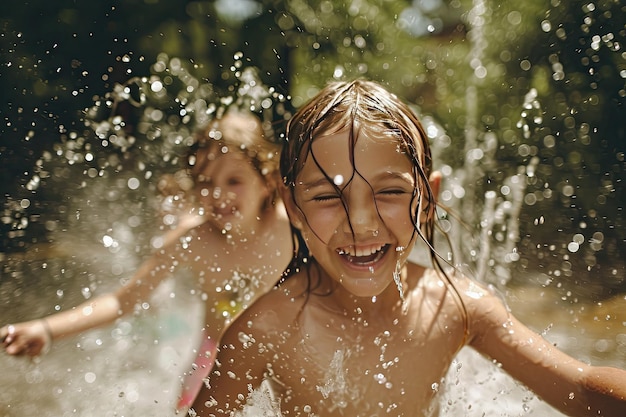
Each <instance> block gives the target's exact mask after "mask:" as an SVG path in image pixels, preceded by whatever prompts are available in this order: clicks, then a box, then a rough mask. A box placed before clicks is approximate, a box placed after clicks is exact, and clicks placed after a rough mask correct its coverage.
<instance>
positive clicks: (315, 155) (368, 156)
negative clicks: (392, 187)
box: [299, 130, 413, 180]
mask: <svg viewBox="0 0 626 417" xmlns="http://www.w3.org/2000/svg"><path fill="white" fill-rule="evenodd" d="M354 170H357V171H359V172H360V173H368V172H386V171H389V172H390V171H393V172H395V173H398V174H401V173H402V172H406V173H409V174H411V173H412V172H413V169H412V164H411V160H410V158H409V157H408V156H407V154H406V152H405V151H404V148H403V147H402V146H401V142H400V141H399V140H398V138H397V137H395V136H394V135H391V134H387V133H384V132H376V133H373V132H363V131H361V132H360V133H358V135H357V137H356V138H352V137H351V134H350V131H349V130H342V131H340V132H337V133H330V134H324V135H319V136H316V137H315V138H314V139H313V141H312V143H311V148H310V150H309V155H307V156H306V159H305V162H304V165H303V166H302V170H301V172H300V175H299V177H300V179H301V180H305V177H317V176H320V175H323V176H330V177H331V178H332V177H334V176H337V175H339V176H346V175H348V176H350V175H351V173H352V172H354Z"/></svg>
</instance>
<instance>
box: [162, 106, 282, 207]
mask: <svg viewBox="0 0 626 417" xmlns="http://www.w3.org/2000/svg"><path fill="white" fill-rule="evenodd" d="M201 149H202V150H208V151H209V152H208V153H206V152H205V153H203V155H204V154H209V153H212V154H220V153H223V150H224V149H225V150H226V151H228V152H230V151H236V152H242V153H243V154H244V155H246V156H247V157H248V158H249V159H250V162H251V163H252V165H253V166H254V168H255V169H256V170H257V171H258V172H259V174H260V175H261V177H262V178H263V180H264V181H265V182H266V183H267V184H268V186H269V188H270V189H271V190H272V192H271V193H270V196H269V197H268V201H267V202H266V207H268V205H269V204H273V203H274V202H275V201H277V200H278V197H279V196H278V183H279V181H280V176H279V175H278V166H279V154H280V144H278V143H277V141H276V140H274V138H268V137H267V133H266V132H265V131H264V130H263V128H262V123H261V120H260V118H259V117H257V116H256V115H255V114H253V113H251V112H247V111H243V110H238V109H236V108H230V109H228V111H226V112H225V113H223V114H220V116H219V117H215V118H214V119H212V120H211V121H210V122H209V123H208V125H207V126H206V127H205V128H203V129H200V130H198V131H197V132H196V135H195V142H194V144H193V145H192V146H191V147H190V148H189V149H188V151H187V153H186V155H185V158H184V167H183V169H182V170H180V171H178V172H176V173H174V174H172V175H166V176H164V177H163V178H162V179H161V180H160V181H159V184H158V188H159V189H160V190H161V192H162V194H165V195H171V194H179V193H186V192H188V191H190V190H191V189H192V188H193V187H194V184H195V181H197V177H198V174H199V173H201V172H202V171H204V169H205V167H206V166H207V165H208V164H210V163H211V160H210V159H208V158H199V157H198V156H199V151H200V150H201ZM212 151H213V152H212Z"/></svg>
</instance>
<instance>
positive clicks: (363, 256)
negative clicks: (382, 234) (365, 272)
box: [337, 245, 390, 266]
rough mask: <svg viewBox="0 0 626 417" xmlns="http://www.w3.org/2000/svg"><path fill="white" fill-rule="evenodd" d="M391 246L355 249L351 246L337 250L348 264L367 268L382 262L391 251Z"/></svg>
mask: <svg viewBox="0 0 626 417" xmlns="http://www.w3.org/2000/svg"><path fill="white" fill-rule="evenodd" d="M389 247H390V245H380V246H371V247H365V248H355V247H354V246H349V247H347V248H341V249H338V250H337V253H338V254H339V255H341V256H343V257H344V258H345V259H346V260H347V261H348V262H350V263H351V264H355V265H362V266H367V265H370V264H374V263H376V262H378V261H380V260H381V259H382V258H383V256H385V254H386V253H387V251H388V250H389Z"/></svg>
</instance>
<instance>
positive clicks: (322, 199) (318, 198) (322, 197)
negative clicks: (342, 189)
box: [311, 193, 340, 202]
mask: <svg viewBox="0 0 626 417" xmlns="http://www.w3.org/2000/svg"><path fill="white" fill-rule="evenodd" d="M339 198H340V197H339V194H337V193H330V194H320V195H315V196H313V198H311V200H313V201H320V202H325V201H333V200H338V199H339Z"/></svg>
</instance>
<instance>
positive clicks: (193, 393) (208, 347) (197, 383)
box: [176, 330, 217, 411]
mask: <svg viewBox="0 0 626 417" xmlns="http://www.w3.org/2000/svg"><path fill="white" fill-rule="evenodd" d="M216 353H217V344H216V343H215V341H214V340H213V339H211V338H210V337H207V335H206V332H205V331H204V330H203V331H202V344H201V345H200V349H199V351H198V355H197V356H196V360H195V361H194V365H193V369H192V370H190V371H189V372H188V373H187V374H186V375H185V378H184V380H183V389H182V392H181V394H180V398H179V399H178V405H177V406H176V409H177V410H179V411H181V410H187V409H189V407H191V405H192V404H193V402H194V400H195V399H196V397H197V396H198V393H199V392H200V390H201V389H202V385H203V384H204V379H205V378H206V377H207V376H208V375H209V372H211V368H212V367H213V362H214V361H215V355H216Z"/></svg>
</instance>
